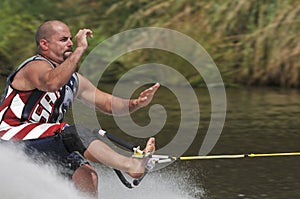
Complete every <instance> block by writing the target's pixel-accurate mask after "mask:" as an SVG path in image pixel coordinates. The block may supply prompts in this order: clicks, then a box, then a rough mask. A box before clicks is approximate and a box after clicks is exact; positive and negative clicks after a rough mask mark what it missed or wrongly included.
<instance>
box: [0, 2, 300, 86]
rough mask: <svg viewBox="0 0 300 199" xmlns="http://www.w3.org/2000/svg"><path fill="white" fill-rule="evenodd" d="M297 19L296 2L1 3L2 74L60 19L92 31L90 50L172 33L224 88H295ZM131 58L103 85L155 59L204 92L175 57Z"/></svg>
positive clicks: (298, 76) (299, 79)
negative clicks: (194, 47)
mask: <svg viewBox="0 0 300 199" xmlns="http://www.w3.org/2000/svg"><path fill="white" fill-rule="evenodd" d="M299 16H300V4H299V3H298V1H297V0H285V1H278V0H228V1H222V0H201V1H193V0H179V1H178V0H153V1H148V0H101V1H97V0H64V1H58V0H53V1H47V0H16V1H11V0H2V1H1V3H0V17H1V21H0V64H1V67H0V74H1V75H7V74H8V72H9V71H10V70H12V68H14V67H16V66H17V65H18V64H19V63H20V62H21V61H23V60H24V59H25V58H27V57H28V56H30V55H32V54H34V53H35V43H34V33H35V30H36V28H37V27H38V25H39V24H40V23H42V22H43V21H45V20H49V19H60V20H63V21H65V22H66V23H67V24H69V25H70V28H71V30H72V31H73V32H74V33H75V32H76V31H77V30H78V29H79V28H82V27H90V28H92V29H93V31H94V35H95V39H93V40H91V41H90V48H89V50H92V49H93V47H95V46H96V45H97V44H99V43H100V42H101V41H103V40H104V39H106V38H108V37H110V36H112V35H114V34H116V33H119V32H121V31H124V30H128V29H132V28H137V27H146V26H156V27H165V28H170V29H174V30H177V31H180V32H182V33H184V34H186V35H188V36H190V37H192V38H193V39H195V40H196V41H198V42H199V43H200V44H201V45H202V46H203V47H204V48H205V49H206V50H207V51H208V53H209V54H210V55H211V57H212V58H213V59H214V61H215V63H216V65H217V66H218V68H219V70H220V72H221V75H222V77H223V79H224V81H225V83H226V84H227V85H232V84H246V85H263V86H266V85H267V86H282V87H295V88H299V87H300V60H299V59H300V56H299V55H300V45H299V44H300V39H299V36H298V35H299V30H300V17H299ZM130 57H131V58H125V57H121V58H119V59H118V60H116V63H114V64H112V66H111V67H110V68H109V69H108V71H107V73H106V75H107V76H106V78H104V80H105V81H114V80H116V79H118V78H119V77H120V75H122V73H124V72H125V71H126V70H128V69H130V68H131V67H133V66H136V65H137V64H143V63H148V62H149V61H151V60H155V62H156V63H162V64H166V65H169V66H173V67H174V68H175V69H177V70H179V71H180V72H182V73H183V74H184V75H185V77H186V78H188V79H189V81H190V82H192V84H193V85H195V86H197V85H201V82H202V79H201V78H199V74H197V73H196V72H195V70H194V69H193V67H190V66H189V65H188V63H186V61H185V60H182V59H180V58H178V57H175V58H174V55H173V56H171V55H170V54H168V53H166V52H157V51H156V52H154V50H148V51H139V52H136V54H135V55H132V56H130ZM120 66H122V67H120ZM168 78H169V77H168ZM170 78H171V77H170ZM174 83H176V79H175V80H174Z"/></svg>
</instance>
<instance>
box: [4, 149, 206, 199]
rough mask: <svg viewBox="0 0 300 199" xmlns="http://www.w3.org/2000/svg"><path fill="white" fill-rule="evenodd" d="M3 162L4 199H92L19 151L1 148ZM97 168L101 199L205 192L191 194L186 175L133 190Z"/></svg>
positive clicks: (163, 176)
mask: <svg viewBox="0 0 300 199" xmlns="http://www.w3.org/2000/svg"><path fill="white" fill-rule="evenodd" d="M0 159H1V164H0V198H1V199H41V198H43V199H53V198H55V199H89V198H88V197H87V196H85V195H83V194H82V193H80V192H79V191H77V190H76V189H75V188H74V186H73V184H72V183H71V182H70V181H67V180H66V179H64V178H62V177H61V176H60V175H59V174H58V173H57V170H56V169H55V167H54V166H52V165H51V164H43V165H41V164H37V163H34V162H33V161H32V160H31V159H30V158H29V157H27V156H26V155H25V154H24V152H23V151H22V149H20V148H19V147H12V146H6V145H4V146H3V145H2V144H0ZM94 166H95V168H96V170H97V172H98V174H99V199H127V198H130V199H140V198H143V199H153V198H173V199H194V198H197V199H198V198H199V197H195V196H194V195H195V193H196V195H197V196H199V195H200V196H202V195H203V190H202V189H198V190H196V189H195V188H192V189H193V190H191V186H190V185H189V184H188V179H187V178H188V176H187V175H186V173H184V174H181V173H180V172H178V171H171V170H170V171H169V172H168V173H165V172H160V171H158V172H153V173H150V174H148V175H147V176H146V177H145V178H144V179H143V181H142V182H141V184H140V185H139V186H138V187H136V188H134V189H131V190H130V189H128V188H126V187H125V186H124V185H123V184H121V182H120V181H119V179H118V178H117V176H116V175H115V174H114V172H113V170H112V169H110V168H107V167H105V166H98V165H94ZM183 176H185V177H183ZM128 179H129V180H130V178H128ZM201 198H202V197H201Z"/></svg>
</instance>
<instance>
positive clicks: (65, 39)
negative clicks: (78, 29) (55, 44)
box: [60, 37, 68, 42]
mask: <svg viewBox="0 0 300 199" xmlns="http://www.w3.org/2000/svg"><path fill="white" fill-rule="evenodd" d="M60 41H63V42H66V41H68V38H67V37H64V38H62V39H61V40H60Z"/></svg>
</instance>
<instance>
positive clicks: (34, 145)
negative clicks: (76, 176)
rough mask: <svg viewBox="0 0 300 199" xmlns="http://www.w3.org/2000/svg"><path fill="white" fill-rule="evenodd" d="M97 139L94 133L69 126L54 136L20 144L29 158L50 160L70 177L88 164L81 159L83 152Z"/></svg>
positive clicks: (82, 128) (96, 134) (97, 135)
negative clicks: (23, 145)
mask: <svg viewBox="0 0 300 199" xmlns="http://www.w3.org/2000/svg"><path fill="white" fill-rule="evenodd" d="M99 138H100V135H99V134H98V133H96V131H93V132H92V131H90V130H89V129H87V128H84V127H81V126H75V125H71V126H67V127H66V128H65V129H64V130H63V131H62V132H61V133H56V135H54V136H49V137H45V138H39V139H31V140H25V141H22V143H24V144H25V151H26V153H27V154H29V156H31V157H33V158H34V159H35V160H38V161H42V162H44V161H46V162H49V160H51V161H52V162H53V163H54V164H56V165H57V166H58V168H59V170H60V172H61V173H62V174H64V175H66V176H68V177H71V176H72V175H73V173H74V171H75V170H76V169H77V168H79V167H80V166H82V165H83V164H88V161H87V160H86V159H85V158H84V157H83V155H84V152H85V150H86V149H87V147H88V146H89V144H90V143H91V142H92V141H93V140H95V139H99Z"/></svg>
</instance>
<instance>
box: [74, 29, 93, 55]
mask: <svg viewBox="0 0 300 199" xmlns="http://www.w3.org/2000/svg"><path fill="white" fill-rule="evenodd" d="M86 36H89V37H90V38H93V32H92V31H91V30H90V29H81V30H79V31H78V33H77V34H76V36H75V39H76V42H77V48H83V49H84V50H86V49H87V47H88V42H87V39H86Z"/></svg>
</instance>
